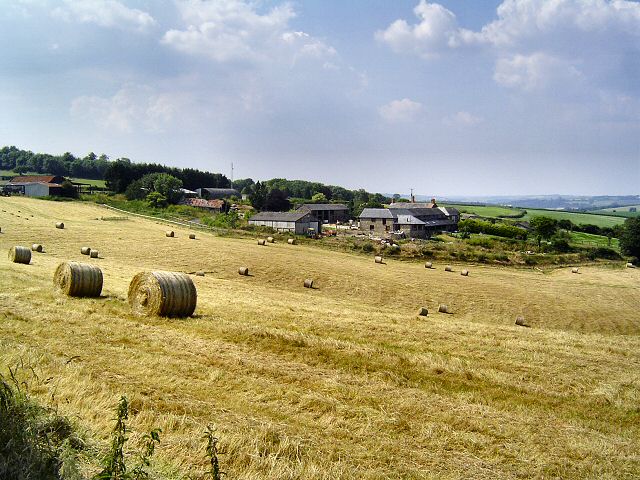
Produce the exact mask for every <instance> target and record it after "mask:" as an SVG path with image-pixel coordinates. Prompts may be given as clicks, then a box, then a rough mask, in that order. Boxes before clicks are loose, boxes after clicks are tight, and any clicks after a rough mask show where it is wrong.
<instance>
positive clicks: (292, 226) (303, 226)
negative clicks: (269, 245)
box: [249, 210, 321, 235]
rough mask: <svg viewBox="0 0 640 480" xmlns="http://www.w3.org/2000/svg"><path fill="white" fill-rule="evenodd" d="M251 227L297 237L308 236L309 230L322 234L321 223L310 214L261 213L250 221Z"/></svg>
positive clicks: (298, 212)
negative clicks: (269, 229) (268, 229)
mask: <svg viewBox="0 0 640 480" xmlns="http://www.w3.org/2000/svg"><path fill="white" fill-rule="evenodd" d="M249 225H255V226H257V227H271V228H273V229H274V230H276V231H278V232H291V233H295V234H297V235H304V234H306V233H307V232H308V231H309V229H314V231H315V232H316V233H319V232H320V226H321V223H319V222H318V221H317V220H315V219H314V218H313V216H312V215H311V213H310V212H308V211H306V210H303V211H296V212H259V213H256V214H255V215H254V216H253V217H251V218H250V219H249Z"/></svg>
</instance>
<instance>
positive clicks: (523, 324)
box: [516, 315, 531, 327]
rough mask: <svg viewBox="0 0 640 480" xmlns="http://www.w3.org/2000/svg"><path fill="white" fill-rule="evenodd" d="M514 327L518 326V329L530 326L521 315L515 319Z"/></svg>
mask: <svg viewBox="0 0 640 480" xmlns="http://www.w3.org/2000/svg"><path fill="white" fill-rule="evenodd" d="M516 325H518V326H519V327H530V326H531V325H529V324H528V323H527V322H526V321H525V319H524V317H523V316H522V315H518V316H517V317H516Z"/></svg>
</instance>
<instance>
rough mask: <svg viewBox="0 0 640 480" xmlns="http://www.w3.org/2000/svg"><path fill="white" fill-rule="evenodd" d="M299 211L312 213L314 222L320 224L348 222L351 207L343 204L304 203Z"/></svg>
mask: <svg viewBox="0 0 640 480" xmlns="http://www.w3.org/2000/svg"><path fill="white" fill-rule="evenodd" d="M298 210H299V211H303V210H306V211H308V212H310V213H311V216H312V217H313V218H314V220H317V221H318V222H320V223H336V222H346V221H347V220H349V207H347V206H346V205H344V204H342V203H303V204H302V205H300V206H299V207H298Z"/></svg>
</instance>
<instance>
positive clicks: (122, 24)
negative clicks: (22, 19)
mask: <svg viewBox="0 0 640 480" xmlns="http://www.w3.org/2000/svg"><path fill="white" fill-rule="evenodd" d="M64 3H65V5H64V6H62V7H58V8H55V9H54V10H53V11H52V12H51V15H52V16H54V17H57V18H61V19H63V20H65V21H68V22H71V21H76V22H81V23H95V24H96V25H99V26H101V27H110V28H111V27H115V28H121V29H130V30H136V31H140V32H142V31H145V30H147V29H149V28H151V27H153V26H154V25H155V24H156V21H155V19H154V18H153V17H152V16H151V15H149V13H147V12H143V11H142V10H138V9H136V8H129V7H126V6H125V5H123V4H122V3H120V2H118V1H117V0H65V1H64Z"/></svg>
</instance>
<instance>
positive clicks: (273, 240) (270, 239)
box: [267, 237, 276, 243]
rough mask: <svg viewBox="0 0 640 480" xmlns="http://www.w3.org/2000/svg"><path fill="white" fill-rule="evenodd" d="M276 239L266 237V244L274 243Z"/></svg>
mask: <svg viewBox="0 0 640 480" xmlns="http://www.w3.org/2000/svg"><path fill="white" fill-rule="evenodd" d="M275 241H276V239H275V238H273V237H267V242H269V243H275Z"/></svg>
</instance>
